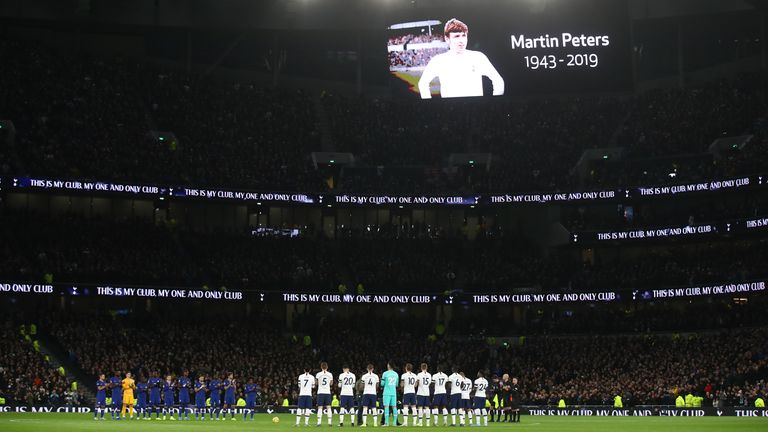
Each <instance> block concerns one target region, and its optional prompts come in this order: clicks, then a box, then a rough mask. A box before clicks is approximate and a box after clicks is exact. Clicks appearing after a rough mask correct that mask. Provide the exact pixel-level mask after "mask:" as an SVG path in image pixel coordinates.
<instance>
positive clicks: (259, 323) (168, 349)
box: [15, 306, 768, 406]
mask: <svg viewBox="0 0 768 432" xmlns="http://www.w3.org/2000/svg"><path fill="white" fill-rule="evenodd" d="M198 308H199V306H198ZM694 309H695V307H694ZM694 309H691V310H694ZM190 310H194V309H190ZM395 313H396V312H395ZM181 315H182V314H180V313H178V312H176V313H174V312H170V314H169V315H166V316H164V317H159V316H157V315H150V314H147V313H144V312H130V313H128V314H118V315H115V314H111V315H107V314H103V313H87V314H84V315H83V314H82V313H80V314H78V313H71V314H62V313H50V314H47V317H45V318H43V321H42V323H43V324H42V325H41V328H43V329H44V330H43V331H46V332H49V334H50V336H51V337H52V338H53V339H55V340H56V341H57V342H58V343H60V344H61V345H62V346H64V347H66V349H67V350H68V352H69V353H70V358H71V359H72V360H74V361H76V362H77V363H78V364H79V365H80V367H81V368H82V369H83V371H84V372H85V373H86V374H87V375H88V376H91V377H93V379H94V382H95V380H96V377H98V375H99V374H100V373H105V374H106V375H107V376H112V373H113V372H115V371H116V372H125V371H131V372H133V373H134V375H135V376H137V377H139V382H140V381H141V380H142V379H144V378H147V377H149V376H150V374H151V373H153V372H154V371H159V372H160V373H161V374H162V376H165V374H172V375H174V376H179V375H180V374H181V372H182V371H184V370H189V371H190V375H191V376H192V377H195V376H197V375H199V374H205V375H206V376H211V374H214V375H216V376H221V375H223V374H225V373H227V372H233V373H234V374H235V378H236V379H237V380H238V381H239V382H240V383H244V382H246V381H247V380H248V379H250V378H254V382H255V383H256V384H258V386H259V389H260V404H261V405H274V406H280V405H283V403H284V402H283V401H284V400H285V399H287V400H288V402H287V403H289V404H295V403H296V400H297V399H298V388H297V387H296V385H295V382H296V377H297V376H298V375H299V374H300V373H301V371H302V370H303V368H304V367H305V366H310V367H312V368H313V369H314V370H315V371H316V369H317V366H318V365H319V362H320V361H327V362H328V363H329V364H330V365H331V370H332V371H333V372H334V373H335V374H337V373H339V372H340V369H341V366H342V365H344V364H347V365H349V366H350V367H351V369H352V371H353V372H355V373H357V375H358V376H359V375H361V374H362V371H364V368H365V365H366V364H368V363H373V364H374V365H375V366H376V371H377V372H378V373H381V372H382V371H383V370H384V366H385V364H386V362H387V361H389V360H394V361H396V362H397V364H398V368H399V369H400V368H402V365H403V364H405V363H406V362H411V363H420V362H426V363H428V364H429V365H430V368H431V369H430V370H431V371H432V372H433V373H434V372H435V370H436V368H437V367H438V365H439V366H440V367H442V368H443V369H444V370H449V369H450V368H451V367H452V366H453V365H458V366H460V367H461V368H462V369H463V370H464V371H466V372H467V373H469V374H470V376H472V375H474V373H475V371H479V370H480V371H484V372H485V373H486V374H487V376H488V377H496V379H498V377H500V376H501V375H502V374H504V373H510V374H512V375H513V376H518V377H520V382H521V386H522V388H523V390H524V392H523V394H524V395H525V396H524V402H525V403H527V404H533V405H550V406H555V405H557V403H558V401H559V400H560V399H564V400H565V401H566V402H567V404H568V405H583V404H589V405H612V403H613V399H614V397H615V396H616V395H621V396H622V397H623V399H624V401H625V406H634V405H645V404H663V405H673V404H674V401H675V398H676V397H677V396H678V395H685V394H688V393H692V394H694V395H696V396H701V397H702V398H703V399H704V400H703V404H704V405H705V406H707V405H709V406H713V405H714V406H720V405H719V404H722V406H737V405H747V404H751V402H752V401H754V399H755V398H756V397H758V396H759V395H764V394H765V392H766V390H768V389H767V388H766V377H767V376H768V375H766V374H768V352H766V351H765V346H764V344H763V343H762V341H763V340H765V338H766V336H768V334H766V330H765V329H764V328H748V329H747V328H744V329H738V328H735V329H731V330H723V329H722V326H720V328H721V330H719V331H715V332H706V331H705V332H701V331H699V332H697V333H679V334H678V333H675V334H649V333H645V334H644V333H637V334H635V335H632V336H621V335H615V334H613V335H603V336H595V335H592V336H529V337H521V338H514V339H512V340H511V341H508V342H505V343H503V344H502V343H501V341H500V340H496V339H495V338H490V337H487V336H482V335H483V334H496V333H498V331H499V330H498V329H497V330H496V331H495V333H491V332H493V330H491V329H489V328H482V326H481V325H478V327H477V328H476V329H475V331H476V333H474V335H467V334H466V328H465V327H464V326H463V324H464V323H463V322H462V321H457V322H456V323H453V324H452V325H449V326H447V330H446V331H445V332H444V333H443V334H441V335H439V336H436V335H435V333H434V330H430V329H431V328H433V325H432V324H430V320H429V319H425V318H416V317H414V316H412V317H409V319H400V320H371V319H365V317H363V316H359V317H355V316H351V317H341V316H337V317H333V316H332V315H328V316H322V315H319V314H315V313H311V312H305V313H303V314H299V315H298V316H297V317H296V319H295V322H294V326H293V329H290V330H288V329H284V325H285V323H281V322H277V321H272V319H271V318H268V317H267V316H259V317H258V319H255V320H252V319H248V320H247V321H239V320H238V321H234V320H231V319H221V317H220V316H219V317H214V316H213V314H211V313H210V312H204V311H202V310H201V311H200V312H199V313H196V315H197V317H196V318H194V319H190V317H189V314H187V317H186V319H185V318H184V317H182V316H181ZM350 319H353V320H355V325H354V328H351V327H350V326H349V320H350ZM624 320H626V318H624ZM617 321H620V320H617ZM318 323H319V324H320V326H318ZM741 324H743V322H742V323H739V324H738V325H741ZM453 329H456V331H454V330H453ZM286 330H287V331H286ZM430 332H432V334H431V335H430ZM33 364H34V363H33ZM19 367H20V368H21V369H19V370H23V369H24V368H27V369H28V370H30V369H31V370H34V368H33V367H30V366H29V365H27V364H24V365H23V366H19ZM53 374H54V372H49V373H48V374H47V375H49V376H53ZM15 375H17V376H18V375H22V374H19V373H18V372H17V374H15ZM22 376H30V377H31V376H34V373H33V374H32V375H28V373H27V374H24V375H22ZM30 381H31V378H30ZM46 385H47V384H46ZM241 387H242V386H241ZM25 390H26V388H19V389H17V390H16V391H17V392H21V393H23V392H24V391H25ZM238 391H239V392H242V388H239V389H238ZM31 394H33V392H30V393H28V396H27V397H32V396H30V395H31ZM19 400H24V399H19Z"/></svg>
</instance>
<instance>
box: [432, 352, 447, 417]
mask: <svg viewBox="0 0 768 432" xmlns="http://www.w3.org/2000/svg"><path fill="white" fill-rule="evenodd" d="M432 383H434V384H435V391H434V394H433V395H432V423H434V425H435V426H437V417H438V415H439V414H440V410H441V409H442V411H443V426H448V393H447V390H446V389H445V386H446V385H447V384H448V375H446V374H445V373H444V372H443V368H442V367H441V366H439V365H438V366H437V373H436V374H434V375H432Z"/></svg>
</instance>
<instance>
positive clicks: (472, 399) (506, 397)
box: [296, 362, 520, 427]
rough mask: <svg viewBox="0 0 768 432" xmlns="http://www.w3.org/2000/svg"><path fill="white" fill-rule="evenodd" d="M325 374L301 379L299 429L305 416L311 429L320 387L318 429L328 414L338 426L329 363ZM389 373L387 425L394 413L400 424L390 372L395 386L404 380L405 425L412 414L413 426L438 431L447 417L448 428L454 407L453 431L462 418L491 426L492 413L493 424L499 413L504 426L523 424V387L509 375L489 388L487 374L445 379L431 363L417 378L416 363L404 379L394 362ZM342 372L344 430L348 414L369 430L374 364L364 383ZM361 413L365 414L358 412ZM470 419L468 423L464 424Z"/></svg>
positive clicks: (374, 392)
mask: <svg viewBox="0 0 768 432" xmlns="http://www.w3.org/2000/svg"><path fill="white" fill-rule="evenodd" d="M320 369H321V370H320V372H318V373H317V374H316V375H314V376H313V375H312V374H311V373H310V372H311V368H309V367H308V368H305V369H304V373H303V374H302V375H300V376H299V378H298V385H299V403H298V409H297V410H296V426H299V425H300V424H301V419H302V417H304V425H305V426H309V418H310V415H311V412H312V408H313V404H312V394H313V390H314V389H315V388H317V392H316V403H315V406H316V407H317V426H320V425H321V424H322V419H323V415H326V416H327V419H328V426H331V425H332V424H333V413H332V411H331V400H332V399H331V398H332V390H331V389H332V387H333V383H334V379H333V374H331V373H330V372H328V364H327V363H325V362H323V363H321V364H320ZM387 369H388V370H387V372H385V373H384V374H383V375H382V377H381V387H383V388H384V395H383V407H384V417H383V419H382V423H383V426H388V425H389V414H390V411H391V412H392V414H393V416H394V424H395V425H399V423H398V410H397V401H396V400H395V398H394V395H392V396H393V397H392V398H389V397H388V395H387V388H388V387H390V386H392V385H393V382H391V381H392V379H393V375H391V374H390V373H392V374H394V380H395V381H396V382H394V386H395V387H397V381H399V382H400V388H401V389H402V393H401V394H402V399H401V402H402V416H403V422H402V425H403V426H408V421H409V415H410V418H411V422H412V425H413V426H429V425H430V422H432V423H433V424H434V425H435V426H437V425H438V420H439V415H440V414H442V415H443V425H444V426H448V425H449V423H448V415H449V408H450V416H451V423H450V426H456V416H457V414H458V416H459V426H464V425H465V424H468V425H473V417H474V425H475V426H480V425H482V426H488V420H489V411H490V417H491V421H494V420H493V415H494V414H496V415H497V417H496V421H497V422H500V421H502V420H501V414H502V413H504V414H505V418H504V420H503V421H505V422H506V421H510V422H514V421H517V422H519V421H520V410H519V402H520V388H519V386H518V383H517V378H513V379H512V380H510V377H509V375H507V374H504V376H503V377H502V379H501V380H500V381H497V380H496V379H494V381H493V383H489V382H488V380H487V379H486V378H485V376H484V374H483V373H482V372H478V373H477V378H476V379H475V380H474V381H472V380H471V379H470V378H468V377H467V376H466V375H465V374H464V372H463V371H462V370H461V368H460V367H458V366H454V367H453V368H452V372H453V373H452V374H451V375H450V376H448V375H446V374H445V373H444V372H443V369H442V367H440V366H438V368H437V373H435V374H434V375H433V374H430V373H429V371H428V365H427V364H426V363H422V364H421V365H420V369H421V371H420V372H419V373H418V374H415V373H413V365H412V364H410V363H408V364H406V365H405V373H403V374H402V376H400V377H397V374H396V373H394V372H393V367H392V364H391V363H389V364H387ZM342 370H343V373H341V374H340V375H339V377H338V381H337V386H338V387H339V389H340V391H339V396H340V404H339V426H344V416H345V415H346V414H349V419H350V423H351V425H352V426H354V425H355V422H356V419H357V417H358V415H360V416H361V417H362V419H361V421H360V423H361V424H360V425H361V426H362V427H367V424H368V415H369V414H373V415H374V418H375V417H377V415H376V414H377V410H376V409H377V400H378V397H377V388H378V386H379V383H380V380H379V376H378V375H377V374H376V373H375V372H374V367H373V365H371V364H369V365H368V367H367V371H368V372H367V373H366V374H364V375H362V376H361V377H360V379H359V380H357V379H356V377H355V375H354V374H353V373H351V372H350V370H349V367H348V366H346V365H345V366H344V367H343V368H342ZM387 381H389V382H387ZM447 387H449V388H450V390H449V389H448V388H447ZM361 388H362V389H361ZM449 391H450V393H449ZM356 396H357V397H356ZM491 396H493V397H492V399H491V400H493V402H494V403H493V404H491V403H490V402H491V400H489V399H488V398H489V397H491ZM357 408H361V410H360V411H359V412H358V411H357ZM467 417H468V422H466V421H465V420H466V419H467ZM481 420H482V423H481ZM378 423H379V422H377V421H376V420H374V422H373V426H374V427H376V426H378Z"/></svg>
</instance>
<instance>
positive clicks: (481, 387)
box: [474, 372, 488, 426]
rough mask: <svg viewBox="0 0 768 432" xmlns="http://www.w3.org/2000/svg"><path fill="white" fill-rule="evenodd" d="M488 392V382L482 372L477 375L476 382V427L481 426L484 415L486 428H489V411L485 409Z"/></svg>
mask: <svg viewBox="0 0 768 432" xmlns="http://www.w3.org/2000/svg"><path fill="white" fill-rule="evenodd" d="M486 390H488V380H487V379H485V377H484V376H483V373H482V372H478V373H477V379H476V380H475V400H474V405H475V425H477V426H480V415H481V414H482V416H483V420H484V426H488V409H487V408H486V407H485V398H486V394H485V392H486Z"/></svg>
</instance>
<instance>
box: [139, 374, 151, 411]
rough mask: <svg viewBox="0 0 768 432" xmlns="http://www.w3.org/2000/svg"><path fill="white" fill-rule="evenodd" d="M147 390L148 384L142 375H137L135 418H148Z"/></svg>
mask: <svg viewBox="0 0 768 432" xmlns="http://www.w3.org/2000/svg"><path fill="white" fill-rule="evenodd" d="M148 391H149V384H147V379H146V378H144V376H141V377H139V382H138V384H136V420H139V419H142V418H143V419H144V420H149V414H150V413H149V410H148V409H147V392H148Z"/></svg>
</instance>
